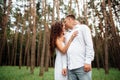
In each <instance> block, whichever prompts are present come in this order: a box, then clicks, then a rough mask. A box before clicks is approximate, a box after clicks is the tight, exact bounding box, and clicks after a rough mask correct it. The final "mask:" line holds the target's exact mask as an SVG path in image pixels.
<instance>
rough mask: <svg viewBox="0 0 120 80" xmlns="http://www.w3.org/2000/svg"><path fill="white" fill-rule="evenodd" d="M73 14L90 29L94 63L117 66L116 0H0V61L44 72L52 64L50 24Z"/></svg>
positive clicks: (119, 13) (119, 28)
mask: <svg viewBox="0 0 120 80" xmlns="http://www.w3.org/2000/svg"><path fill="white" fill-rule="evenodd" d="M68 14H74V15H75V16H76V18H77V19H78V21H80V23H81V24H86V25H88V26H89V28H90V29H91V32H92V37H93V42H94V49H95V60H94V61H93V67H97V68H98V69H99V68H104V69H105V73H109V68H111V67H114V68H118V69H119V70H120V64H119V61H120V54H119V53H120V1H119V0H53V1H49V0H0V65H1V66H2V65H11V66H19V68H21V66H26V68H29V67H30V72H31V73H32V74H33V73H34V68H35V67H40V73H39V75H43V74H44V71H47V70H48V67H53V66H54V59H55V56H51V55H50V53H49V36H50V25H51V23H52V22H54V21H56V20H63V19H64V17H65V16H66V15H68Z"/></svg>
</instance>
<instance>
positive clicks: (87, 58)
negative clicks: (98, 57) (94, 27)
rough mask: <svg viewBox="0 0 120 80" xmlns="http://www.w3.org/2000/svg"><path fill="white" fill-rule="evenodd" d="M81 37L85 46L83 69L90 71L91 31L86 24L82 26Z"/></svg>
mask: <svg viewBox="0 0 120 80" xmlns="http://www.w3.org/2000/svg"><path fill="white" fill-rule="evenodd" d="M83 37H84V42H85V48H86V53H85V55H86V56H85V65H84V70H85V71H90V70H91V62H92V61H93V59H94V48H93V41H92V36H91V31H90V29H89V27H88V26H86V25H85V26H84V31H83Z"/></svg>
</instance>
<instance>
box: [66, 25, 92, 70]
mask: <svg viewBox="0 0 120 80" xmlns="http://www.w3.org/2000/svg"><path fill="white" fill-rule="evenodd" d="M76 30H77V31H78V35H77V36H76V37H75V38H74V40H73V41H72V43H71V45H70V47H69V48H68V50H67V55H68V69H70V70H71V69H76V68H80V67H82V66H84V64H85V63H86V64H91V61H92V60H93V59H94V49H93V42H92V37H91V32H90V29H89V28H88V26H86V25H76V26H74V29H72V30H70V31H68V32H67V33H66V35H65V38H66V40H65V43H67V42H68V40H69V39H70V37H71V35H72V33H73V32H74V31H76Z"/></svg>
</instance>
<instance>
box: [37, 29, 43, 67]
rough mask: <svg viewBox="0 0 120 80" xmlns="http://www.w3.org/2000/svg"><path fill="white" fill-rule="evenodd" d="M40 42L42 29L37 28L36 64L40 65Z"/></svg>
mask: <svg viewBox="0 0 120 80" xmlns="http://www.w3.org/2000/svg"><path fill="white" fill-rule="evenodd" d="M41 43H42V30H41V28H40V30H39V40H38V48H37V66H39V65H40V53H41V51H40V50H41Z"/></svg>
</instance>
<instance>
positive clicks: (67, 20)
mask: <svg viewBox="0 0 120 80" xmlns="http://www.w3.org/2000/svg"><path fill="white" fill-rule="evenodd" d="M64 24H65V28H66V29H68V28H70V25H71V24H70V18H65V20H64Z"/></svg>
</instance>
